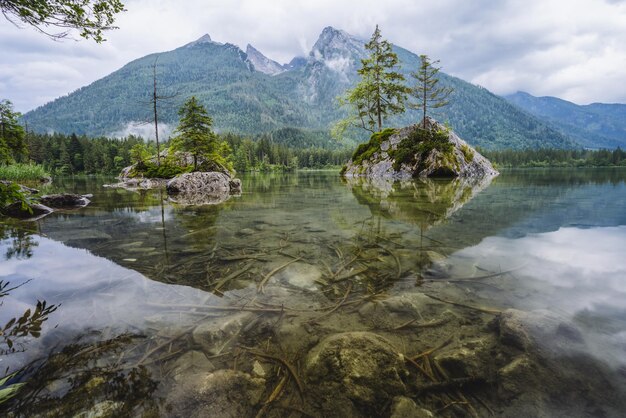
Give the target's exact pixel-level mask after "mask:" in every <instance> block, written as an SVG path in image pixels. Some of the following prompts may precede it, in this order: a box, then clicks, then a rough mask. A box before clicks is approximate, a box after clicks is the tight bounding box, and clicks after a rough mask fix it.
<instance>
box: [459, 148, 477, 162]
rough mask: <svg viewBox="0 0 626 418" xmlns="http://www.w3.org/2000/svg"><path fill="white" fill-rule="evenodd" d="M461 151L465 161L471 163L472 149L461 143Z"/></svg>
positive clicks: (472, 159) (472, 157)
mask: <svg viewBox="0 0 626 418" xmlns="http://www.w3.org/2000/svg"><path fill="white" fill-rule="evenodd" d="M461 152H462V153H463V158H465V162H466V163H471V162H472V161H474V151H473V150H472V149H471V148H470V147H469V146H467V145H465V144H463V145H461Z"/></svg>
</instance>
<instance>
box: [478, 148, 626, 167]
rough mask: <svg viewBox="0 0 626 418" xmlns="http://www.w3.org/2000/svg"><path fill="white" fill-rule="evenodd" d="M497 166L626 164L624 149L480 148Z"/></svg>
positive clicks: (596, 165)
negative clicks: (490, 149)
mask: <svg viewBox="0 0 626 418" xmlns="http://www.w3.org/2000/svg"><path fill="white" fill-rule="evenodd" d="M480 152H481V154H483V155H484V156H485V157H487V158H488V159H489V160H491V161H492V162H494V163H496V164H497V165H498V166H499V167H612V166H626V151H623V150H622V149H621V148H617V149H615V150H606V149H601V150H582V149H579V150H562V149H547V148H546V149H527V150H501V151H488V150H480Z"/></svg>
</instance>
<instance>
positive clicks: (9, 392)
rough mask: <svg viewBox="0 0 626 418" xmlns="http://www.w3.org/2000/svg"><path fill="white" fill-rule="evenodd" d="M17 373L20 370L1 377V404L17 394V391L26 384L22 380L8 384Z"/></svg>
mask: <svg viewBox="0 0 626 418" xmlns="http://www.w3.org/2000/svg"><path fill="white" fill-rule="evenodd" d="M17 374H18V372H14V373H11V374H9V375H6V376H4V377H3V378H1V379H0V404H3V403H5V402H6V401H8V400H9V399H11V398H12V397H14V396H15V395H17V392H18V391H19V390H20V388H21V387H22V386H24V385H25V384H26V383H24V382H22V383H13V384H10V385H7V382H8V381H9V380H11V379H12V378H13V377H15V376H17Z"/></svg>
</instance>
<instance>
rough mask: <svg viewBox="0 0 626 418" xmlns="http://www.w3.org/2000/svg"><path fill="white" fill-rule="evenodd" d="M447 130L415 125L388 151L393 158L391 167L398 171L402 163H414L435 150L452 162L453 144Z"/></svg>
mask: <svg viewBox="0 0 626 418" xmlns="http://www.w3.org/2000/svg"><path fill="white" fill-rule="evenodd" d="M448 136H449V132H447V131H445V130H433V129H422V128H420V127H416V128H415V129H414V130H413V131H412V132H411V133H410V134H409V135H408V136H407V137H406V138H404V139H403V140H402V141H400V143H399V144H398V146H397V148H396V149H395V150H393V151H390V152H389V155H390V157H391V158H393V159H394V163H393V169H394V170H396V171H398V170H400V168H401V167H402V164H406V165H415V164H416V163H418V162H419V160H420V159H421V157H423V156H426V155H428V154H430V152H431V151H433V150H437V151H439V152H440V153H441V155H443V156H444V158H447V159H448V160H451V161H450V162H453V161H452V160H453V158H451V156H453V151H454V145H453V144H452V143H451V142H450V141H449V140H448Z"/></svg>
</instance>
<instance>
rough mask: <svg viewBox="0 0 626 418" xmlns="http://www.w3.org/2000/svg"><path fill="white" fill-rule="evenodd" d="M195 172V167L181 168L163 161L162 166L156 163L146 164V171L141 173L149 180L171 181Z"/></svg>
mask: <svg viewBox="0 0 626 418" xmlns="http://www.w3.org/2000/svg"><path fill="white" fill-rule="evenodd" d="M192 170H193V167H191V166H189V167H181V166H179V165H176V164H173V163H171V162H168V161H167V160H166V161H163V162H161V164H160V165H157V164H155V163H146V164H145V165H144V169H143V170H142V171H141V174H143V176H144V177H147V178H159V179H171V178H173V177H176V176H177V175H179V174H183V173H189V172H191V171H192Z"/></svg>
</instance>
